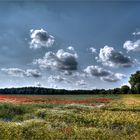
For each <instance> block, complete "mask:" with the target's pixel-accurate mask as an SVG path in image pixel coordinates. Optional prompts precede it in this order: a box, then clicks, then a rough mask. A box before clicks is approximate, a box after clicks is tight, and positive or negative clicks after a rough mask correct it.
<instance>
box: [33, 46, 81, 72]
mask: <svg viewBox="0 0 140 140" xmlns="http://www.w3.org/2000/svg"><path fill="white" fill-rule="evenodd" d="M77 57H78V56H77V54H76V53H69V52H65V51H64V50H63V49H60V50H58V51H57V52H56V53H53V52H51V51H50V52H47V53H46V54H45V56H44V57H43V58H42V59H37V60H35V61H34V64H38V65H39V66H40V68H51V69H58V70H77V66H78V62H77Z"/></svg>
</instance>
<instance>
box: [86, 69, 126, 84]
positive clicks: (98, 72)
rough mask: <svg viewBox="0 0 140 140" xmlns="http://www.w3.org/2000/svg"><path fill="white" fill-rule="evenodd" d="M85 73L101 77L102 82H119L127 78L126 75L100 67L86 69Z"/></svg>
mask: <svg viewBox="0 0 140 140" xmlns="http://www.w3.org/2000/svg"><path fill="white" fill-rule="evenodd" d="M84 72H85V73H87V74H88V75H90V76H95V77H99V78H100V79H101V80H104V81H107V82H117V81H119V80H121V79H123V78H125V75H123V74H121V73H113V72H111V71H109V70H106V69H103V68H101V67H99V66H88V67H87V68H86V69H84Z"/></svg>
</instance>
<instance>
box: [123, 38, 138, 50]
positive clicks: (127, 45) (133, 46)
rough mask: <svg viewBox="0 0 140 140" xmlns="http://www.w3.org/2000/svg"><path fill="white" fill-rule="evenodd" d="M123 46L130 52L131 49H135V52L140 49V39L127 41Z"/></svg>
mask: <svg viewBox="0 0 140 140" xmlns="http://www.w3.org/2000/svg"><path fill="white" fill-rule="evenodd" d="M123 48H124V49H126V50H127V51H128V52H129V51H133V52H137V51H140V40H136V41H130V40H128V41H125V43H124V44H123Z"/></svg>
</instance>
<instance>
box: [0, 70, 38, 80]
mask: <svg viewBox="0 0 140 140" xmlns="http://www.w3.org/2000/svg"><path fill="white" fill-rule="evenodd" d="M1 71H3V72H6V73H7V74H8V75H11V76H16V77H35V78H37V77H41V73H40V72H39V71H38V70H37V69H27V70H22V69H19V68H2V69H1Z"/></svg>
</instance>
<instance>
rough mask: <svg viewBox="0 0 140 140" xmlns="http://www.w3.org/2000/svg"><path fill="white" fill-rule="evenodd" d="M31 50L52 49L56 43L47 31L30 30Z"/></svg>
mask: <svg viewBox="0 0 140 140" xmlns="http://www.w3.org/2000/svg"><path fill="white" fill-rule="evenodd" d="M30 33H31V34H30V37H31V42H30V48H33V49H38V48H41V47H45V48H48V47H51V46H52V45H53V43H54V37H53V36H52V35H49V34H48V32H47V31H45V30H44V29H40V30H33V29H32V30H30Z"/></svg>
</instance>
